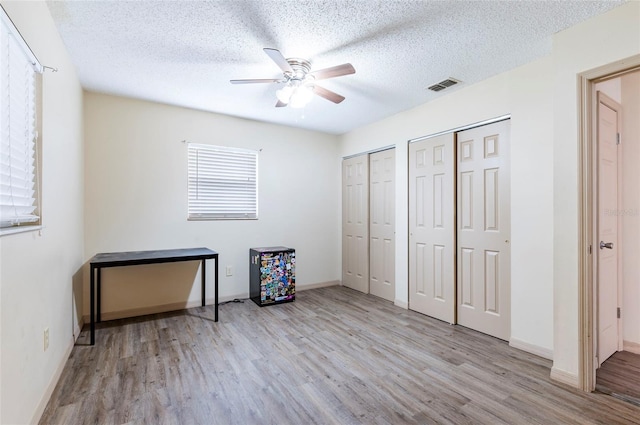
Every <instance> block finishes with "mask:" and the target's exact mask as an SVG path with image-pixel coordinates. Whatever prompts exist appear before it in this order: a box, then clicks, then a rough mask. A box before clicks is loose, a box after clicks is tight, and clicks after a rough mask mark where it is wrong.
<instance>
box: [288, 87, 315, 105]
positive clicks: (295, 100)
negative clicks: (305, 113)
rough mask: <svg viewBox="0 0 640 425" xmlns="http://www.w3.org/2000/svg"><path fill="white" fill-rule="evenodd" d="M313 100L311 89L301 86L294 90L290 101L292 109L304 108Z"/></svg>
mask: <svg viewBox="0 0 640 425" xmlns="http://www.w3.org/2000/svg"><path fill="white" fill-rule="evenodd" d="M312 98H313V91H312V90H311V87H309V86H306V85H300V86H298V87H296V88H295V89H294V90H293V93H291V98H290V99H289V101H290V105H291V107H292V108H304V107H305V106H306V105H307V104H308V103H309V102H311V99H312Z"/></svg>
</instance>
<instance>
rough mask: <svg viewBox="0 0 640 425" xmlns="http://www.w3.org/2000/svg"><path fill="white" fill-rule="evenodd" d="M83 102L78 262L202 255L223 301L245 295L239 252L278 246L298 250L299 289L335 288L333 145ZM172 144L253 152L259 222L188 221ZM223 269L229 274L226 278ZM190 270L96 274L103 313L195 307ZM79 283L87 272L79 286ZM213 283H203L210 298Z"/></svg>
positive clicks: (168, 109)
mask: <svg viewBox="0 0 640 425" xmlns="http://www.w3.org/2000/svg"><path fill="white" fill-rule="evenodd" d="M84 102H85V139H86V145H85V152H86V155H85V164H86V169H85V175H86V193H85V201H86V202H85V214H86V216H85V258H86V259H87V260H88V259H89V258H90V257H91V256H93V255H94V254H96V253H98V252H113V251H132V250H133V251H135V250H148V249H166V248H186V247H199V246H205V247H209V248H211V249H214V250H216V251H218V252H219V253H220V265H221V270H220V297H221V298H223V299H228V298H234V297H246V296H248V292H249V248H251V247H256V246H270V245H285V246H289V247H293V248H295V249H296V254H297V257H296V259H297V263H296V284H297V286H298V287H299V288H304V287H305V286H308V285H312V284H320V283H325V282H333V283H337V281H339V280H340V270H341V266H340V249H339V246H340V228H341V226H340V211H339V206H338V203H339V199H340V191H339V188H340V176H341V173H340V162H339V160H338V159H337V156H338V150H337V145H338V138H337V137H336V136H332V135H326V134H321V133H317V132H311V131H303V130H299V129H293V128H289V127H283V126H277V125H273V124H266V123H259V122H255V121H249V120H243V119H239V118H233V117H228V116H223V115H217V114H212V113H206V112H200V111H196V110H191V109H185V108H179V107H173V106H167V105H161V104H157V103H151V102H144V101H138V100H132V99H126V98H121V97H114V96H107V95H103V94H96V93H85V99H84ZM182 140H186V141H188V142H196V143H211V144H217V145H223V146H236V147H242V148H248V149H262V151H261V152H260V154H259V219H258V220H231V221H229V220H222V221H187V145H186V144H185V143H182V142H181V141H182ZM226 265H231V266H232V267H233V270H234V273H233V276H231V277H226V276H225V273H224V271H225V266H226ZM196 269H197V267H196V265H191V266H190V265H189V263H186V264H185V263H182V264H167V265H153V266H141V267H133V268H131V267H128V268H120V269H109V270H104V271H103V273H104V274H103V279H104V284H103V296H104V298H103V311H104V312H105V313H116V312H120V313H122V314H121V315H126V314H128V313H127V310H136V309H138V308H145V307H149V308H152V307H154V306H156V307H157V306H163V305H172V306H173V307H177V306H176V305H175V303H178V304H181V305H194V304H195V305H197V304H198V302H199V300H200V292H199V288H200V284H199V275H196ZM207 270H208V271H212V270H213V268H212V267H209V268H208V269H207ZM87 280H88V273H86V272H85V287H87V286H88V284H87V283H86V282H87ZM212 285H213V274H212V273H207V286H208V289H207V293H208V298H209V299H212V298H213V286H212ZM87 293H88V290H86V291H85V304H84V305H85V314H88V308H89V303H88V300H87ZM116 316H117V314H111V315H109V314H107V316H106V317H116Z"/></svg>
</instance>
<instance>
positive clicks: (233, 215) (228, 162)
mask: <svg viewBox="0 0 640 425" xmlns="http://www.w3.org/2000/svg"><path fill="white" fill-rule="evenodd" d="M188 151H189V154H188V157H189V220H220V219H256V218H258V152H257V151H252V150H246V149H237V148H227V147H221V146H212V145H201V144H194V143H189V145H188Z"/></svg>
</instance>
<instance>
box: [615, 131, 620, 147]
mask: <svg viewBox="0 0 640 425" xmlns="http://www.w3.org/2000/svg"><path fill="white" fill-rule="evenodd" d="M619 144H620V133H616V145H619Z"/></svg>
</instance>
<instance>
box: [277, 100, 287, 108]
mask: <svg viewBox="0 0 640 425" xmlns="http://www.w3.org/2000/svg"><path fill="white" fill-rule="evenodd" d="M285 106H287V104H286V103H284V102H281V101H279V100H278V103H276V108H283V107H285Z"/></svg>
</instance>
